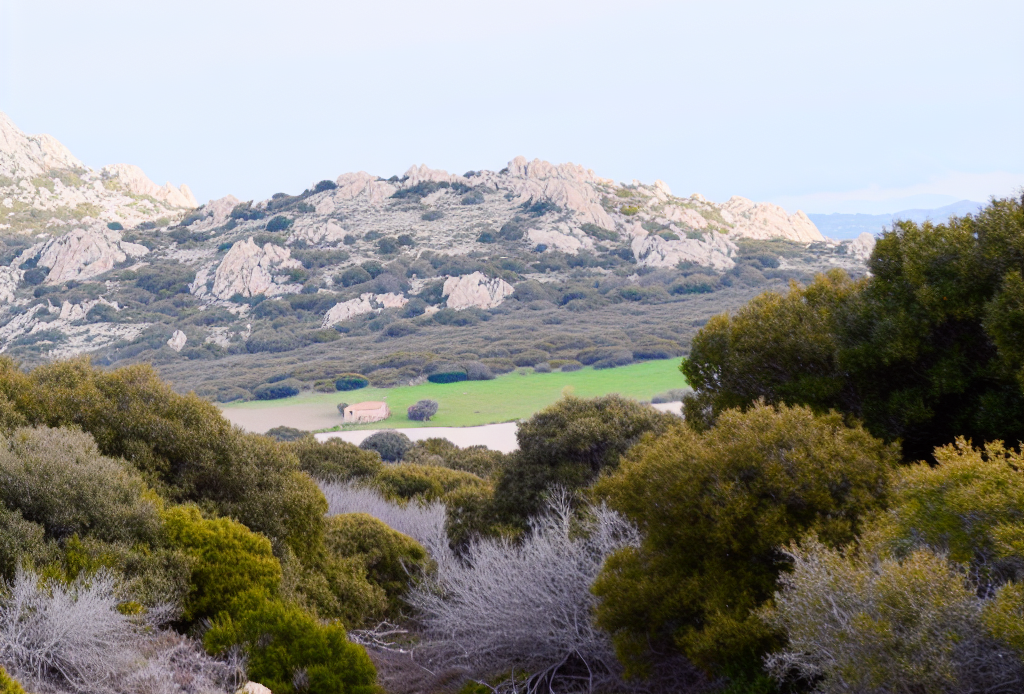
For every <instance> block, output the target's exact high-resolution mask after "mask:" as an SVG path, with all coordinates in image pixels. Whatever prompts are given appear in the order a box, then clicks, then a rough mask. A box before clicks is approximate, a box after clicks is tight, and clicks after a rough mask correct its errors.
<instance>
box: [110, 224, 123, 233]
mask: <svg viewBox="0 0 1024 694" xmlns="http://www.w3.org/2000/svg"><path fill="white" fill-rule="evenodd" d="M107 228H108V229H110V230H111V231H124V225H123V224H121V222H107Z"/></svg>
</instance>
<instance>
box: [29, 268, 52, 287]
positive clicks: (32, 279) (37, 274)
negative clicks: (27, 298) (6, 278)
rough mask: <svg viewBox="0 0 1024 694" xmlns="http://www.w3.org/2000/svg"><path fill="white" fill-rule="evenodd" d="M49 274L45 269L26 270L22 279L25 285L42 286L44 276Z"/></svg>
mask: <svg viewBox="0 0 1024 694" xmlns="http://www.w3.org/2000/svg"><path fill="white" fill-rule="evenodd" d="M49 274H50V273H49V271H48V270H47V269H46V268H41V267H33V268H29V269H28V270H25V275H24V277H23V279H24V280H25V283H26V284H28V285H31V286H33V287H34V286H36V285H39V284H42V283H43V280H45V279H46V276H47V275H49Z"/></svg>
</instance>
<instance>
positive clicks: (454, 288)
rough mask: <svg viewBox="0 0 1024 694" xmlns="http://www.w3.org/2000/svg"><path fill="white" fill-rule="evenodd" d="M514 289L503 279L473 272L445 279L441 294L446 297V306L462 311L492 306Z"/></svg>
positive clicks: (496, 304) (501, 300)
mask: <svg viewBox="0 0 1024 694" xmlns="http://www.w3.org/2000/svg"><path fill="white" fill-rule="evenodd" d="M514 291H515V289H513V287H512V285H511V284H509V283H508V282H506V281H505V280H503V279H500V278H495V279H487V276H486V275H484V273H482V272H474V273H473V274H471V275H462V276H461V277H449V278H448V279H446V280H445V281H444V287H443V288H442V290H441V295H442V296H446V297H448V302H447V306H448V308H452V309H455V310H456V311H462V310H463V309H467V308H482V309H488V308H494V307H495V306H498V305H500V304H501V302H503V301H504V300H505V298H506V297H508V296H511V295H512V292H514Z"/></svg>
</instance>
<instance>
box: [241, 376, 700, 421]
mask: <svg viewBox="0 0 1024 694" xmlns="http://www.w3.org/2000/svg"><path fill="white" fill-rule="evenodd" d="M678 367H679V359H663V360H657V361H648V362H644V363H641V364H632V365H630V366H622V367H619V368H616V369H602V370H600V371H595V370H594V369H592V368H590V367H587V368H584V369H582V370H580V371H575V372H572V373H562V372H560V371H555V372H552V373H547V374H543V373H534V372H533V371H532V370H521V371H519V372H513V373H508V374H504V375H502V376H498V377H497V378H495V379H494V380H493V381H463V382H461V383H446V384H437V383H424V384H422V385H418V386H406V387H401V388H386V389H384V388H363V389H362V390H355V391H349V392H345V393H303V394H301V395H297V396H295V397H291V398H284V399H281V400H262V401H254V402H246V403H238V404H228V405H222V406H221V407H222V409H223V411H224V414H225V416H227V417H228V418H229V419H231V420H232V421H235V422H238V423H241V424H242V425H243V426H245V427H246V428H247V429H250V430H259V429H262V430H264V431H265V430H266V429H269V428H272V427H274V426H278V425H281V424H284V425H286V426H297V427H298V428H301V429H326V428H331V427H332V422H334V423H335V424H334V425H333V426H334V427H336V428H340V427H339V426H338V425H339V424H340V421H339V420H340V415H339V414H338V411H337V404H338V403H339V402H347V403H355V402H362V401H365V400H386V401H387V403H388V407H390V408H391V412H392V413H393V414H392V416H391V418H390V419H388V420H387V422H385V423H384V424H383V426H385V427H387V428H402V427H422V426H431V427H460V426H475V425H480V424H492V423H495V422H507V421H511V420H514V419H524V418H527V417H530V416H531V415H533V414H534V413H535V412H537V411H538V410H541V409H543V408H545V407H547V406H548V405H550V404H552V403H554V402H555V401H557V400H558V399H559V398H561V397H562V395H563V394H565V393H571V394H573V395H576V396H579V397H585V398H591V397H596V396H599V395H607V394H609V393H619V394H620V395H623V396H626V397H630V398H635V399H637V400H650V399H651V397H653V396H654V395H657V394H658V393H662V392H664V391H666V390H669V389H671V388H682V387H684V386H685V385H686V381H685V379H684V378H683V375H682V374H681V373H679V369H678ZM424 399H429V400H436V401H437V402H438V403H439V405H440V407H439V408H438V412H437V415H435V416H434V417H433V419H431V420H430V421H429V422H413V421H410V420H409V419H407V418H406V415H405V411H406V408H408V407H409V405H412V404H413V403H415V402H416V401H417V400H424ZM297 416H298V421H297V420H296V417H297ZM275 422H276V423H275ZM301 424H305V426H301ZM381 426H382V425H381V423H376V424H364V425H348V426H345V427H344V428H345V429H346V430H348V429H379V428H381Z"/></svg>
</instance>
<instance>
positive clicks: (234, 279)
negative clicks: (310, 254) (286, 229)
mask: <svg viewBox="0 0 1024 694" xmlns="http://www.w3.org/2000/svg"><path fill="white" fill-rule="evenodd" d="M301 267H302V263H300V262H299V261H297V260H295V259H294V258H292V257H291V252H290V251H289V250H288V249H287V248H282V247H281V246H278V245H275V244H273V243H267V244H264V245H263V247H262V248H260V247H259V246H257V245H256V243H255V242H254V241H253V240H252V237H251V236H250V237H249V238H248V239H246V240H245V241H238V242H236V243H235V244H234V245H233V246H231V250H229V251H228V252H227V255H225V256H224V260H222V261H221V262H220V265H219V266H217V272H216V273H215V274H214V278H213V290H212V293H213V296H215V297H216V298H218V299H230V298H231V297H233V296H235V295H236V294H240V295H241V296H243V297H246V298H248V297H251V296H257V295H258V294H267V295H269V296H273V295H276V294H287V293H291V292H297V291H299V290H300V289H301V287H300V286H298V285H292V287H291V288H289V287H286V285H287V284H288V278H287V276H282V275H280V273H281V272H286V271H288V270H291V269H296V270H297V269H299V268H301ZM275 273H278V274H275ZM200 289H205V286H203V287H196V288H195V290H194V291H193V293H195V294H197V295H201V294H202V293H203V292H200V291H199V290H200Z"/></svg>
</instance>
